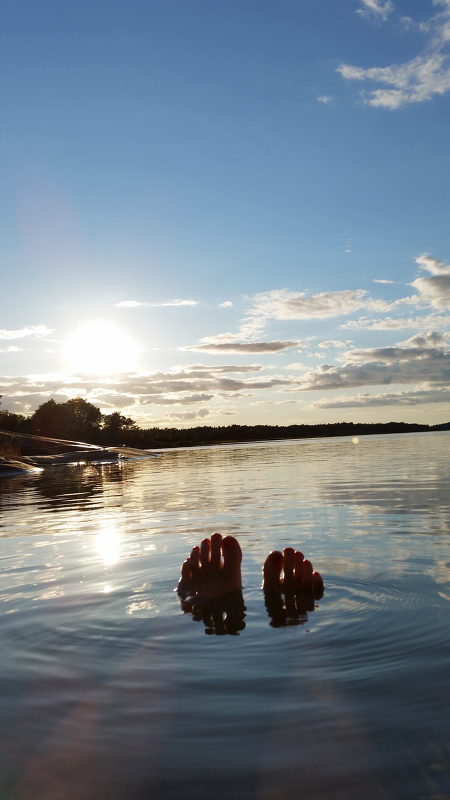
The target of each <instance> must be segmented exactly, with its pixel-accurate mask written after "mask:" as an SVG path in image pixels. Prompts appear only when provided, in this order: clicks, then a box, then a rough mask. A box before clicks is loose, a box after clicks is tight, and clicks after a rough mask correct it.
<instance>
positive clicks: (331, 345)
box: [319, 339, 349, 350]
mask: <svg viewBox="0 0 450 800" xmlns="http://www.w3.org/2000/svg"><path fill="white" fill-rule="evenodd" d="M348 346H349V342H343V341H341V340H340V339H326V340H325V341H324V342H319V348H320V350H331V349H333V350H339V349H340V348H342V347H348Z"/></svg>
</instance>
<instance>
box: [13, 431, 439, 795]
mask: <svg viewBox="0 0 450 800" xmlns="http://www.w3.org/2000/svg"><path fill="white" fill-rule="evenodd" d="M449 530H450V433H425V434H407V435H393V436H380V437H377V436H367V437H361V438H360V439H359V441H357V440H352V439H348V438H334V439H311V440H301V441H300V440H296V441H282V442H280V441H277V442H262V443H261V442H256V443H253V444H243V445H236V446H229V445H228V446H215V447H205V448H195V449H180V450H167V451H162V452H161V453H160V454H159V456H158V457H152V458H149V459H145V460H140V461H129V462H125V461H123V462H122V463H119V464H106V465H105V464H103V465H100V464H98V465H95V464H89V465H75V466H58V467H55V468H48V469H47V470H45V471H44V472H42V473H40V474H38V475H35V476H34V475H32V476H29V475H27V476H23V477H22V476H21V477H15V478H9V479H3V480H2V481H1V482H0V537H1V538H0V603H1V611H2V614H1V617H0V620H1V621H0V625H1V628H0V641H1V652H2V657H1V667H0V687H1V690H0V691H1V699H0V743H1V749H0V756H1V775H0V798H1V800H85V799H88V800H91V798H92V799H94V798H95V799H96V800H99V799H101V800H135V799H136V800H139V799H140V798H145V799H147V798H148V799H151V800H162V799H163V798H167V799H168V800H171V798H174V799H175V798H183V800H190V798H195V799H196V800H203V799H204V798H205V800H206V798H214V800H225V798H245V799H246V800H284V798H297V797H298V798H305V800H316V799H317V800H323V799H324V798H332V800H336V798H338V799H340V798H342V799H344V798H345V800H353V798H355V800H356V798H358V800H360V799H361V798H362V797H363V798H364V799H365V800H372V798H373V800H387V799H388V798H389V799H390V798H392V799H393V800H394V799H395V800H403V798H404V799H405V800H415V799H416V798H417V800H419V798H420V799H421V800H438V799H439V800H442V798H450V773H449V763H450V713H449V676H450V637H449V618H450V614H449V609H450V604H449V601H450V591H449V584H448V579H449V561H450V558H449V555H450V554H449ZM214 531H219V532H220V533H222V534H223V535H227V534H232V535H234V536H236V537H237V538H238V539H239V541H240V543H241V545H242V549H243V554H244V557H243V583H244V590H243V595H244V602H245V612H242V613H241V614H240V618H239V620H238V623H239V624H236V625H234V624H232V614H231V612H230V615H229V618H230V620H231V622H230V630H229V631H228V632H227V630H228V629H227V625H226V624H224V623H223V614H222V612H221V610H220V609H219V611H218V612H217V615H216V617H215V616H214V614H213V615H212V616H210V617H208V618H205V619H202V618H201V615H198V614H196V615H194V617H195V618H194V617H193V615H192V614H191V613H189V612H188V613H183V611H182V610H181V607H180V601H179V599H178V596H177V594H176V593H174V591H173V588H174V586H175V585H176V582H177V580H178V575H179V569H180V565H181V562H182V561H183V560H184V559H185V558H186V556H187V555H188V553H189V551H190V549H191V548H192V546H193V545H195V544H199V543H200V541H201V539H202V538H203V537H205V536H210V535H211V534H212V533H213V532H214ZM286 545H292V546H294V547H296V548H297V549H301V550H302V551H303V552H304V554H305V557H307V558H310V559H311V561H312V562H313V566H314V568H315V569H317V570H319V571H320V572H321V574H322V576H323V578H324V582H325V593H324V596H323V597H322V598H321V599H320V600H318V601H316V603H315V604H312V606H311V605H310V606H309V607H308V608H305V607H300V608H299V609H298V610H297V613H296V614H294V615H291V616H290V617H289V620H288V621H289V622H290V623H291V624H289V625H282V624H278V623H279V620H278V623H277V618H276V619H275V620H274V619H273V618H271V617H270V614H269V613H268V611H267V609H266V606H265V603H264V594H263V593H262V592H261V589H260V586H261V565H262V563H263V560H264V558H265V557H266V555H267V553H268V552H269V551H270V550H272V549H282V548H283V547H284V546H286ZM269 610H270V609H269ZM224 613H225V612H224ZM244 614H245V615H244ZM216 633H217V634H220V635H215V634H216Z"/></svg>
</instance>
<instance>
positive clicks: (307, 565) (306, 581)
mask: <svg viewBox="0 0 450 800" xmlns="http://www.w3.org/2000/svg"><path fill="white" fill-rule="evenodd" d="M312 576H313V568H312V564H311V562H310V561H308V559H307V558H306V559H305V560H304V562H303V588H304V589H307V590H311V589H312Z"/></svg>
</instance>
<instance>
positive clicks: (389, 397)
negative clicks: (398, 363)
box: [312, 387, 450, 409]
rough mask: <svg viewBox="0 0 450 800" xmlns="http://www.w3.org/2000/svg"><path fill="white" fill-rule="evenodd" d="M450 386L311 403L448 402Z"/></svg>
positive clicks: (360, 405)
mask: <svg viewBox="0 0 450 800" xmlns="http://www.w3.org/2000/svg"><path fill="white" fill-rule="evenodd" d="M449 401H450V387H444V388H442V389H435V388H430V389H414V390H411V391H409V392H389V393H387V392H386V393H384V394H383V393H381V394H369V393H364V394H357V395H353V396H347V397H336V398H332V399H326V398H322V399H321V400H318V401H317V402H316V403H313V404H312V407H313V408H321V409H328V408H368V407H371V406H417V405H422V404H423V403H448V402H449Z"/></svg>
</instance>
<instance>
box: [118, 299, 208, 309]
mask: <svg viewBox="0 0 450 800" xmlns="http://www.w3.org/2000/svg"><path fill="white" fill-rule="evenodd" d="M196 305H198V300H183V299H181V298H177V299H176V300H167V301H165V302H159V303H147V302H143V301H141V300H121V301H120V302H119V303H114V306H115V308H169V307H174V306H175V307H176V306H196Z"/></svg>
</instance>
